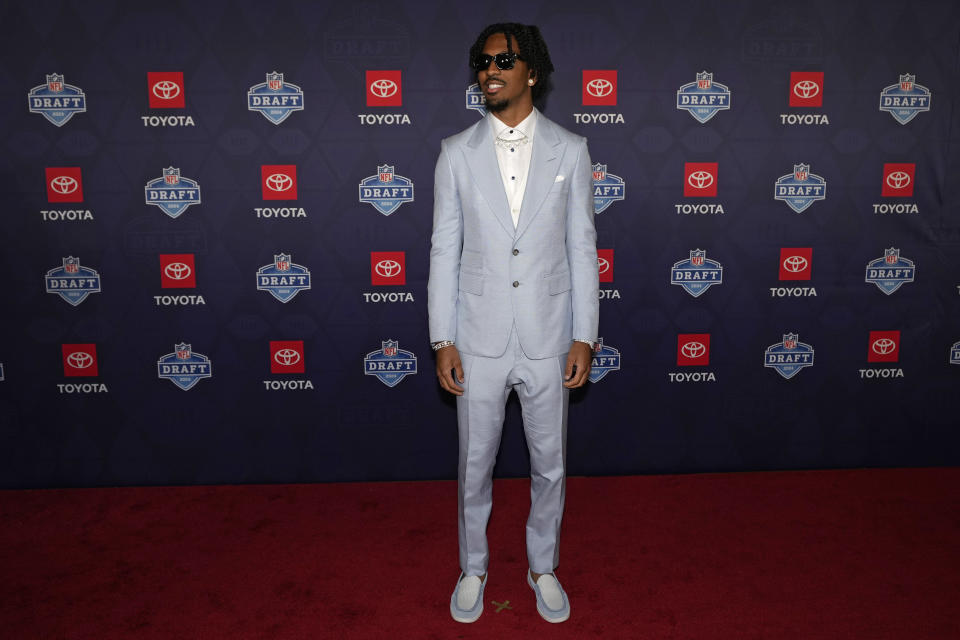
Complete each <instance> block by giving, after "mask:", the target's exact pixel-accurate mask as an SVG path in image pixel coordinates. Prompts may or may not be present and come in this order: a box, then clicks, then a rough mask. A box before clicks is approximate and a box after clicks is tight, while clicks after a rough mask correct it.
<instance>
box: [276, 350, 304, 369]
mask: <svg viewBox="0 0 960 640" xmlns="http://www.w3.org/2000/svg"><path fill="white" fill-rule="evenodd" d="M273 359H274V360H275V361H276V363H277V364H279V365H280V366H282V367H289V366H292V365H295V364H297V363H298V362H300V352H299V351H297V350H296V349H278V350H277V352H276V353H275V354H273Z"/></svg>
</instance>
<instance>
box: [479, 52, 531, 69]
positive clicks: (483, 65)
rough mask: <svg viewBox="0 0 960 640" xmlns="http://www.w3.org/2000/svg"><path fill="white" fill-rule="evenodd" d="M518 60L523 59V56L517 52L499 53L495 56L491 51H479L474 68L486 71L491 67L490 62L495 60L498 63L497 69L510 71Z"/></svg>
mask: <svg viewBox="0 0 960 640" xmlns="http://www.w3.org/2000/svg"><path fill="white" fill-rule="evenodd" d="M517 60H523V58H521V57H520V56H518V55H517V54H516V53H498V54H497V55H495V56H492V55H490V54H489V53H478V54H477V57H476V58H474V59H473V70H474V71H485V70H486V69H488V68H489V67H490V63H491V62H494V63H496V65H497V69H500V70H501V71H508V70H510V69H513V65H515V64H516V63H517Z"/></svg>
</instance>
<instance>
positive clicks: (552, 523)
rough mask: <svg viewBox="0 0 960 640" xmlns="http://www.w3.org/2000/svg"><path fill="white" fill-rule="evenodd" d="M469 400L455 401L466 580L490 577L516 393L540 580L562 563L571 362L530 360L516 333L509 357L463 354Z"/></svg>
mask: <svg viewBox="0 0 960 640" xmlns="http://www.w3.org/2000/svg"><path fill="white" fill-rule="evenodd" d="M460 358H461V362H462V363H463V372H464V377H465V382H464V393H463V395H462V396H459V397H458V398H457V421H458V426H459V432H460V462H459V474H458V479H459V494H458V498H459V500H458V506H459V512H460V521H459V528H458V531H459V542H460V569H461V570H462V571H463V573H464V574H465V575H468V576H471V575H473V576H479V575H483V574H484V573H486V572H487V564H488V562H489V559H490V554H489V551H488V548H487V522H488V520H489V519H490V510H491V507H492V506H493V479H492V475H493V465H494V463H495V462H496V459H497V451H498V450H499V448H500V434H501V433H502V431H503V419H504V413H505V407H506V402H507V397H508V396H509V395H510V391H511V389H515V390H516V391H517V395H518V396H519V398H520V405H521V407H522V413H523V431H524V435H525V436H526V439H527V448H528V449H529V451H530V516H529V517H528V519H527V536H526V540H527V559H528V561H529V563H530V568H531V569H532V570H533V571H534V572H535V573H550V572H551V571H553V570H554V568H555V567H556V566H557V564H558V562H559V538H560V521H561V519H562V518H563V501H564V479H565V469H566V447H567V401H568V398H569V390H568V389H566V388H564V386H563V373H564V369H565V367H566V362H567V354H563V355H560V356H555V357H550V358H545V359H542V360H531V359H530V358H528V357H527V356H526V355H525V354H524V352H523V349H522V348H521V346H520V341H519V340H518V339H517V332H516V328H514V330H513V332H512V334H511V336H510V342H509V344H508V345H507V349H506V351H505V352H504V354H503V355H502V356H500V357H498V358H484V357H481V356H475V355H471V354H467V353H461V354H460Z"/></svg>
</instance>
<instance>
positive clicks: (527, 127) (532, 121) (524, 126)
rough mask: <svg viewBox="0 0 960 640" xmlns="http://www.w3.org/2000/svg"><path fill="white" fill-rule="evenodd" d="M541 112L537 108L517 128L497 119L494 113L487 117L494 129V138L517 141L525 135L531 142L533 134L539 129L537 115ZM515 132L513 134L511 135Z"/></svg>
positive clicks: (488, 114)
mask: <svg viewBox="0 0 960 640" xmlns="http://www.w3.org/2000/svg"><path fill="white" fill-rule="evenodd" d="M538 114H539V112H538V111H537V108H536V107H534V108H533V111H531V112H530V115H528V116H527V117H526V118H524V119H523V120H522V121H521V122H520V123H519V124H518V125H517V126H515V127H511V126H510V125H508V124H507V123H505V122H504V121H503V120H501V119H500V118H498V117H496V116H495V115H493V114H492V113H487V117H488V118H490V126H491V128H492V129H493V137H494V138H503V139H505V140H511V139H517V138H520V137H521V135H524V136H526V137H528V138H530V140H533V132H534V130H535V129H536V128H537V115H538ZM510 131H513V133H510Z"/></svg>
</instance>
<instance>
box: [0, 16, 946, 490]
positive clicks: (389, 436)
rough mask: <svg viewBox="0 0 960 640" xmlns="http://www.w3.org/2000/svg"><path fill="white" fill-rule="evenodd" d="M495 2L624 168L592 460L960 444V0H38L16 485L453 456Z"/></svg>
mask: <svg viewBox="0 0 960 640" xmlns="http://www.w3.org/2000/svg"><path fill="white" fill-rule="evenodd" d="M504 19H510V20H516V21H522V22H528V23H536V24H538V25H540V27H541V29H542V32H543V34H544V36H545V39H546V40H547V43H548V45H549V46H550V50H551V54H552V56H553V60H554V63H555V66H556V68H557V71H556V73H555V74H554V85H555V89H554V91H553V92H552V93H551V94H550V95H549V97H548V100H547V103H546V104H545V105H544V112H545V113H546V115H547V116H548V117H550V118H552V119H553V120H555V121H556V122H558V123H560V124H561V125H563V126H565V127H567V128H569V129H571V130H573V131H576V132H578V133H581V134H583V135H585V136H587V137H588V139H589V144H590V151H591V155H592V158H593V161H594V162H595V163H596V166H595V170H596V174H595V178H596V179H597V184H598V197H597V208H598V210H599V209H602V210H601V211H600V212H599V213H598V214H597V219H596V222H597V229H598V234H599V243H598V245H599V248H600V249H601V256H602V257H603V259H604V261H605V262H604V266H603V269H604V273H603V275H602V279H603V282H602V283H601V288H602V289H603V290H604V291H603V299H602V300H601V320H600V327H601V331H600V333H601V336H602V338H603V345H604V347H603V349H602V350H601V351H600V352H598V354H597V365H598V368H597V372H596V375H595V380H594V381H593V382H592V383H591V384H589V385H588V386H587V388H585V389H584V390H582V391H580V392H578V393H575V394H573V396H572V404H571V409H570V413H571V417H570V424H571V427H570V432H569V472H570V473H571V474H573V475H577V474H625V473H652V472H688V471H708V470H754V469H785V468H810V467H837V466H843V467H847V466H888V465H944V464H950V465H952V464H957V463H958V462H960V447H958V444H960V437H958V435H957V424H958V420H957V409H956V393H957V391H958V389H960V385H958V383H960V353H958V352H960V344H958V343H960V322H958V320H957V318H958V313H960V192H958V188H957V182H958V181H957V179H956V176H957V174H958V171H960V163H958V160H960V155H958V127H957V124H958V117H960V116H958V109H957V86H958V80H960V73H958V64H960V46H958V43H960V9H958V5H957V4H956V3H955V2H951V1H947V0H944V1H942V2H913V3H895V2H889V1H879V2H877V1H874V2H851V3H834V2H810V3H795V2H789V3H788V2H769V1H764V2H759V1H758V2H747V1H744V2H724V3H712V2H690V3H675V2H664V1H659V2H648V3H643V6H632V4H631V3H609V4H606V5H602V6H598V5H591V4H589V3H583V2H572V1H568V0H555V1H553V2H527V3H522V4H507V5H503V6H502V7H496V6H491V5H486V4H480V5H477V4H476V3H470V4H464V5H459V4H457V3H449V2H434V1H428V0H418V1H416V2H409V3H392V2H365V3H359V4H354V3H345V2H337V3H332V2H322V3H317V2H283V1H279V2H274V3H258V2H252V1H245V0H244V1H237V2H226V1H222V2H201V3H194V2H176V1H171V2H166V3H162V4H156V3H150V4H138V3H119V2H97V3H78V2H45V3H37V2H26V1H21V0H14V1H11V2H8V3H5V4H4V7H3V8H2V9H0V33H2V35H3V37H2V39H0V55H2V58H3V60H4V64H3V65H2V67H0V141H2V149H3V152H2V155H0V195H2V202H3V204H4V212H3V215H2V216H0V231H2V234H3V238H4V243H3V251H2V258H0V260H2V262H0V265H2V269H3V273H4V278H3V282H4V288H3V296H4V305H3V309H4V310H3V313H2V315H0V318H2V319H0V322H2V325H0V326H2V333H0V364H2V378H3V380H2V381H0V421H2V424H0V485H2V486H4V487H46V486H89V485H116V484H160V483H162V484H170V483H188V484H190V483H222V482H304V481H337V480H367V479H375V480H382V479H422V478H452V477H455V473H456V427H455V412H454V405H453V402H452V399H451V398H449V397H445V395H444V394H443V393H442V392H441V391H440V389H439V387H438V385H437V383H436V379H435V376H434V374H433V366H434V365H433V358H432V353H431V351H430V348H429V346H428V342H427V341H428V337H427V321H426V276H427V268H428V251H429V235H430V228H431V216H432V181H433V167H434V162H435V160H436V156H437V153H438V150H439V141H440V139H441V138H443V137H445V136H448V135H451V134H453V133H455V132H457V131H459V130H461V129H463V128H465V127H467V126H469V125H470V124H472V123H474V122H475V121H476V120H477V118H479V117H480V116H481V112H480V111H478V110H476V109H471V108H469V107H471V106H474V107H476V106H482V105H477V102H476V97H475V96H471V94H470V91H469V85H470V84H471V83H472V82H473V79H472V78H471V76H470V72H469V70H468V69H467V65H466V52H467V50H468V48H469V46H470V44H471V43H472V42H473V39H474V38H475V36H476V34H477V33H478V32H479V31H480V30H481V29H482V28H483V26H485V25H486V24H488V23H490V22H496V21H501V20H504ZM704 72H705V73H706V75H704ZM275 74H282V78H281V77H279V76H278V75H275ZM258 85H263V86H260V87H259V88H257V87H258ZM687 85H689V86H687ZM685 86H686V88H684V87H685ZM727 91H728V93H726V92H727ZM248 94H251V95H253V96H254V97H256V96H267V97H268V98H269V100H267V101H266V102H269V104H270V105H272V108H273V110H272V111H270V110H268V111H266V112H260V111H256V110H251V106H253V107H257V106H262V105H261V104H259V103H257V101H256V100H253V99H252V98H250V96H248ZM685 96H695V99H693V100H691V99H689V98H685ZM709 96H714V98H712V99H711V98H709ZM282 97H286V100H282V99H281V98H282ZM684 100H686V102H684ZM711 100H712V102H711ZM260 102H261V103H262V102H264V101H263V100H261V101H260ZM691 102H696V104H697V106H700V107H702V108H701V110H700V111H699V112H691V111H689V110H687V109H683V108H679V107H683V106H690V104H689V103H691ZM297 107H302V108H300V109H298V108H297ZM712 107H729V108H717V109H714V108H712ZM274 121H280V122H279V123H278V124H277V123H275V122H274ZM165 169H166V170H167V171H166V172H165V171H164V170H165ZM173 169H178V170H179V178H178V177H177V175H176V172H175V171H172V170H173ZM621 180H622V184H621V183H620V182H619V181H621ZM778 181H779V182H778ZM365 186H366V188H368V189H371V188H372V189H379V191H366V192H365V191H364V187H365ZM785 193H790V194H792V195H791V196H790V197H788V198H787V200H789V201H787V200H778V199H776V198H775V196H777V195H782V194H785ZM371 194H374V195H372V196H371V198H370V200H371V201H363V200H362V197H363V196H364V195H371ZM797 194H800V195H799V196H797ZM819 196H825V197H824V198H822V199H819ZM616 198H621V199H616ZM604 205H606V206H605V207H604ZM798 210H799V211H798ZM697 250H700V251H702V252H705V254H703V253H700V252H699V251H697ZM711 261H715V263H716V264H714V262H711ZM875 261H876V264H874V265H872V266H871V263H874V262H875ZM291 264H292V265H295V266H290V265H291ZM297 265H298V266H297ZM675 268H676V269H677V271H675V270H674V269H675ZM870 269H873V272H871V271H870ZM91 270H92V271H91ZM261 270H262V271H261ZM721 270H722V271H721ZM307 272H308V274H309V288H305V286H306V284H307ZM721 273H722V275H721ZM871 273H872V275H873V276H875V278H874V279H875V280H876V282H870V281H869V280H870V276H871ZM261 276H264V277H265V279H264V278H262V277H261ZM294 276H295V277H294ZM271 277H273V278H274V279H271ZM683 278H685V279H686V280H681V279H683ZM681 282H686V283H687V284H688V286H687V287H684V286H681ZM691 283H693V284H692V285H691ZM711 283H712V284H711ZM703 285H710V286H703ZM258 286H261V287H264V288H263V289H258ZM271 288H272V289H273V291H271V290H270V289H271ZM695 294H696V295H695ZM814 294H815V295H814ZM284 299H286V301H284ZM272 343H273V344H272ZM766 365H770V366H766ZM773 365H776V366H773ZM604 372H606V373H605V375H603V377H602V378H600V377H599V375H600V374H603V373H604ZM377 373H379V374H380V375H373V374H377ZM208 374H209V377H206V376H207V375H208ZM164 376H166V377H164ZM187 387H188V388H187ZM185 388H186V389H185ZM526 465H527V463H526V455H525V450H524V445H523V436H522V431H521V429H520V419H519V407H518V405H517V403H516V401H515V399H514V400H511V403H510V408H509V411H508V419H507V425H506V431H505V436H504V441H503V448H502V452H501V457H500V461H499V463H498V468H497V473H498V474H500V475H522V474H525V473H526V471H527V466H526Z"/></svg>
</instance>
